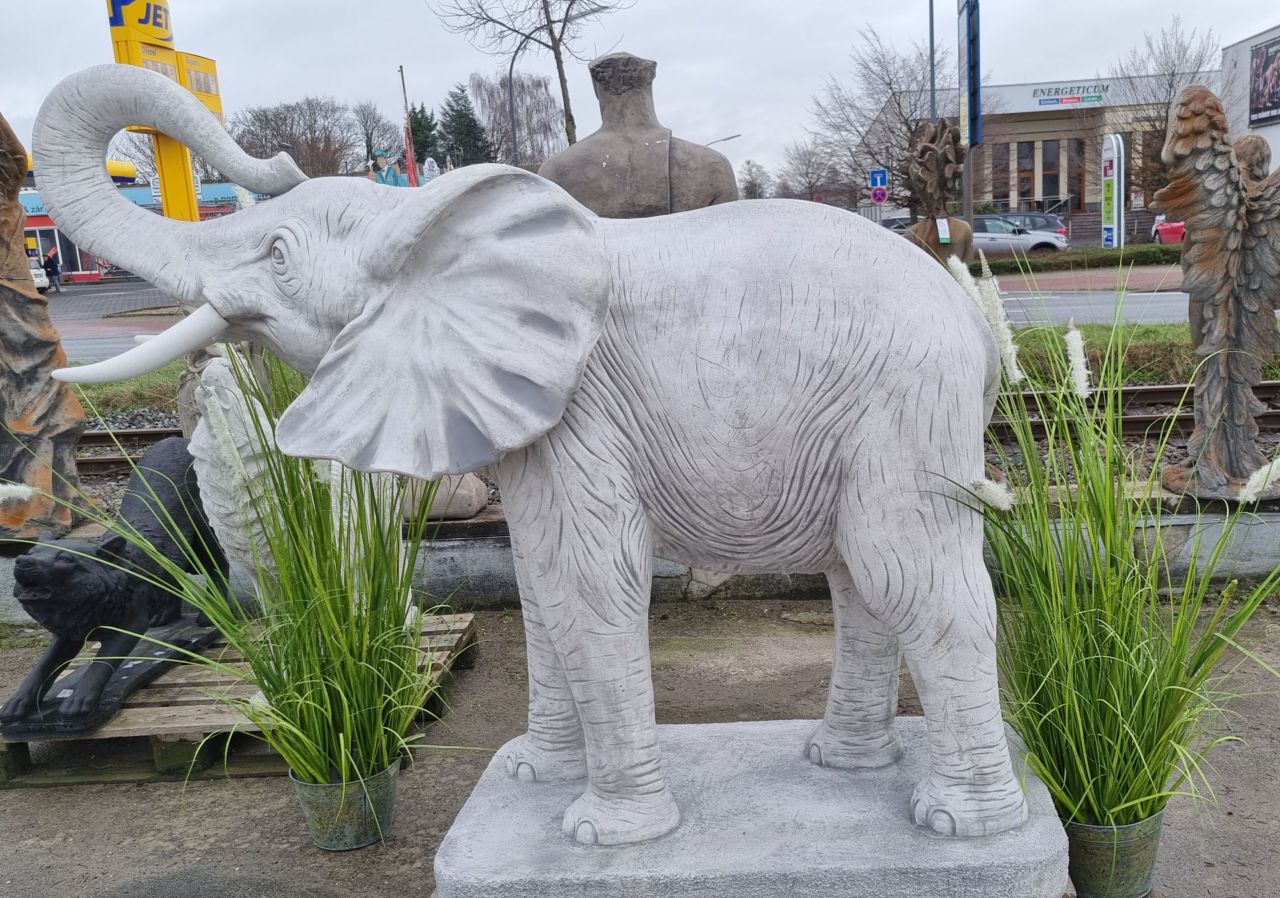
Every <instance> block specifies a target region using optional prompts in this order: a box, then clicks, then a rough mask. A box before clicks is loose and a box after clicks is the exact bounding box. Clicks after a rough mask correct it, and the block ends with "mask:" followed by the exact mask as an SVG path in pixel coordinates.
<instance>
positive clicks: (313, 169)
mask: <svg viewBox="0 0 1280 898" xmlns="http://www.w3.org/2000/svg"><path fill="white" fill-rule="evenodd" d="M228 130H229V131H230V132H231V136H232V137H234V138H235V140H236V142H237V143H239V144H240V146H241V147H243V148H244V151H245V152H246V153H248V154H249V155H251V156H258V157H259V158H266V157H268V156H273V155H275V154H276V153H278V152H280V151H281V150H287V151H288V152H289V154H290V155H291V156H293V158H294V161H296V162H297V163H298V167H299V168H301V169H302V171H303V172H304V173H306V175H307V176H308V177H312V178H314V177H317V176H322V175H337V174H343V173H345V172H348V171H351V170H352V169H353V168H354V167H356V166H358V165H359V164H360V163H362V162H363V161H364V159H365V158H366V157H364V156H363V155H362V151H363V150H364V146H363V142H362V140H363V139H362V136H361V134H360V130H359V128H358V127H357V125H356V121H355V118H354V117H353V116H352V115H351V110H349V109H348V108H347V107H346V106H344V105H342V104H341V103H339V102H338V101H337V100H335V99H333V98H332V97H303V98H302V99H301V100H298V101H296V102H294V103H278V104H276V105H275V106H250V107H248V108H247V109H243V110H241V111H240V112H237V113H236V114H235V115H234V116H232V118H231V124H230V127H229V128H228Z"/></svg>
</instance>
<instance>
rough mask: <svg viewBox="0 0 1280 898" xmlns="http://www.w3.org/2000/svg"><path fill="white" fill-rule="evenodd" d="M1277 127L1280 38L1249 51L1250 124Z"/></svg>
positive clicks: (1278, 122)
mask: <svg viewBox="0 0 1280 898" xmlns="http://www.w3.org/2000/svg"><path fill="white" fill-rule="evenodd" d="M1269 124H1280V37H1277V38H1273V39H1271V40H1269V41H1265V42H1263V43H1261V44H1254V45H1253V46H1252V47H1250V48H1249V125H1250V126H1251V127H1258V126H1261V125H1269Z"/></svg>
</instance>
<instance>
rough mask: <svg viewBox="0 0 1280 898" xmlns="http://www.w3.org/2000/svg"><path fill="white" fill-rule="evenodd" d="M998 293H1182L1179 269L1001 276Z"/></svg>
mask: <svg viewBox="0 0 1280 898" xmlns="http://www.w3.org/2000/svg"><path fill="white" fill-rule="evenodd" d="M999 281H1000V289H1001V290H1006V291H1013V292H1024V291H1030V292H1035V293H1068V292H1072V291H1079V292H1085V293H1098V292H1103V291H1105V292H1114V291H1115V290H1116V288H1117V286H1118V285H1120V284H1123V285H1124V287H1125V289H1126V290H1127V291H1129V292H1131V293H1147V292H1152V291H1161V292H1163V291H1178V290H1181V289H1182V266H1181V265H1141V266H1135V267H1132V268H1131V267H1129V266H1127V265H1126V266H1124V267H1123V268H1121V267H1119V266H1117V267H1114V268H1078V269H1074V270H1072V271H1043V272H1040V273H1038V274H1036V273H1032V274H1002V275H1000V276H999Z"/></svg>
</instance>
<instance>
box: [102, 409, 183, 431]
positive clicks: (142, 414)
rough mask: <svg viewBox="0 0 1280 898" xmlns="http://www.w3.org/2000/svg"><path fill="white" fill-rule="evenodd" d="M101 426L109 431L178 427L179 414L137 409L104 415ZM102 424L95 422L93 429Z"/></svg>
mask: <svg viewBox="0 0 1280 898" xmlns="http://www.w3.org/2000/svg"><path fill="white" fill-rule="evenodd" d="M101 424H105V425H106V428H107V429H108V430H126V429H129V430H133V429H140V428H150V427H177V426H178V413H177V412H175V411H173V410H172V409H166V408H135V409H131V410H130V411H125V412H114V413H112V414H110V415H103V416H102V422H101ZM101 424H100V423H99V422H97V421H95V422H93V423H92V425H91V429H94V430H96V429H98V427H100V426H101Z"/></svg>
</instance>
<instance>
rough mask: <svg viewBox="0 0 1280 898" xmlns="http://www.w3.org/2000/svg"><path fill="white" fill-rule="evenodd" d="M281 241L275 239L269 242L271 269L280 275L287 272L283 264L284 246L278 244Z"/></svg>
mask: <svg viewBox="0 0 1280 898" xmlns="http://www.w3.org/2000/svg"><path fill="white" fill-rule="evenodd" d="M282 242H283V241H280V240H277V241H275V242H274V243H272V244H271V271H272V273H273V274H276V275H281V276H283V275H285V274H287V273H288V272H287V271H286V266H285V255H284V247H283V246H281V245H280V244H281V243H282Z"/></svg>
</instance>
